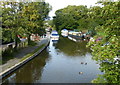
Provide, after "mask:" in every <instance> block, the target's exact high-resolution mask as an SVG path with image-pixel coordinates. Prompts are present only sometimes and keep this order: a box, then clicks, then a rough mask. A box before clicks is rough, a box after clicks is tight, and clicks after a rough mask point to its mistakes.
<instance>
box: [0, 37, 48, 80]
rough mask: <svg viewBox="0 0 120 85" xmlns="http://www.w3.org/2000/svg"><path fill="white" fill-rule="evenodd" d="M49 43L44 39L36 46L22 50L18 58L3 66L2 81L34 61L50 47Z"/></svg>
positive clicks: (0, 76)
mask: <svg viewBox="0 0 120 85" xmlns="http://www.w3.org/2000/svg"><path fill="white" fill-rule="evenodd" d="M49 41H50V39H49V38H43V39H42V40H41V41H40V42H38V43H37V45H36V46H34V47H27V48H25V49H22V51H21V52H19V53H18V54H17V55H16V58H14V59H11V60H10V61H8V62H7V63H6V64H3V65H1V66H0V68H2V72H1V73H0V79H2V78H3V77H5V76H7V75H8V74H10V73H12V72H14V71H15V70H17V69H18V68H20V67H21V66H23V65H24V64H26V63H27V62H28V61H30V60H32V59H33V58H34V57H35V56H37V55H38V54H39V53H40V52H42V51H43V50H44V49H45V48H46V47H47V46H48V45H49Z"/></svg>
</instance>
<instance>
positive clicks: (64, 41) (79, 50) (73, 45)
mask: <svg viewBox="0 0 120 85" xmlns="http://www.w3.org/2000/svg"><path fill="white" fill-rule="evenodd" d="M86 44H87V42H86V41H81V42H74V41H72V40H69V39H68V38H64V37H60V40H59V42H58V43H57V44H56V45H55V49H59V50H60V51H62V52H64V53H65V54H66V55H67V56H68V57H70V56H84V55H85V54H86V53H90V52H91V51H90V49H89V48H86Z"/></svg>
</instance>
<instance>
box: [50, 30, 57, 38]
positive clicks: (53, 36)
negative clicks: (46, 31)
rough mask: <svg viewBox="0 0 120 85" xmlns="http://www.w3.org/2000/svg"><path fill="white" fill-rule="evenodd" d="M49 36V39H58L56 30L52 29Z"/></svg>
mask: <svg viewBox="0 0 120 85" xmlns="http://www.w3.org/2000/svg"><path fill="white" fill-rule="evenodd" d="M50 38H51V40H59V34H58V32H57V31H52V33H51V36H50Z"/></svg>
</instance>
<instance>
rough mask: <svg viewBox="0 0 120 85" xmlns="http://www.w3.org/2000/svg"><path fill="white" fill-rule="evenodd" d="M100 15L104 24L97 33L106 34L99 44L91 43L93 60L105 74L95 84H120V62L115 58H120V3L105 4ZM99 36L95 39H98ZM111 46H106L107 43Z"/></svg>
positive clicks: (98, 28)
mask: <svg viewBox="0 0 120 85" xmlns="http://www.w3.org/2000/svg"><path fill="white" fill-rule="evenodd" d="M102 4H105V5H104V7H102V10H101V13H100V15H101V16H102V19H103V20H104V24H103V25H101V26H99V27H97V28H96V30H97V31H100V32H101V31H102V32H103V33H104V35H102V36H103V38H102V40H101V41H99V42H92V41H91V42H89V46H91V48H92V49H93V52H92V54H93V59H95V60H96V61H98V62H99V63H100V66H101V67H100V69H101V70H102V71H103V72H104V74H103V75H100V76H99V77H98V78H97V79H95V80H94V81H93V82H95V83H102V82H103V81H104V82H105V83H118V84H119V83H120V76H119V73H120V66H119V65H120V62H119V60H115V58H120V53H119V50H120V30H119V29H120V25H119V24H118V23H120V7H119V6H120V2H119V1H118V2H103V3H102ZM98 36H101V35H97V36H95V37H94V38H95V39H97V38H98ZM106 42H107V43H109V44H105V43H106Z"/></svg>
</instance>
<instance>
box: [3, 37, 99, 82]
mask: <svg viewBox="0 0 120 85" xmlns="http://www.w3.org/2000/svg"><path fill="white" fill-rule="evenodd" d="M86 44H87V42H86V41H81V42H74V41H72V40H69V39H68V38H64V37H60V39H59V40H58V42H53V41H52V40H50V44H49V46H48V47H47V48H46V49H45V50H43V51H42V52H41V53H40V54H39V55H37V57H35V58H34V59H32V60H31V61H30V62H28V63H26V64H25V65H24V66H22V67H20V68H19V69H17V70H16V71H14V72H13V73H11V74H10V75H8V76H6V77H5V78H4V79H3V80H2V82H3V84H4V83H8V84H9V83H91V81H92V80H93V79H95V78H97V75H98V74H101V72H100V70H99V65H98V64H96V61H94V60H92V55H91V51H90V49H89V48H86Z"/></svg>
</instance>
